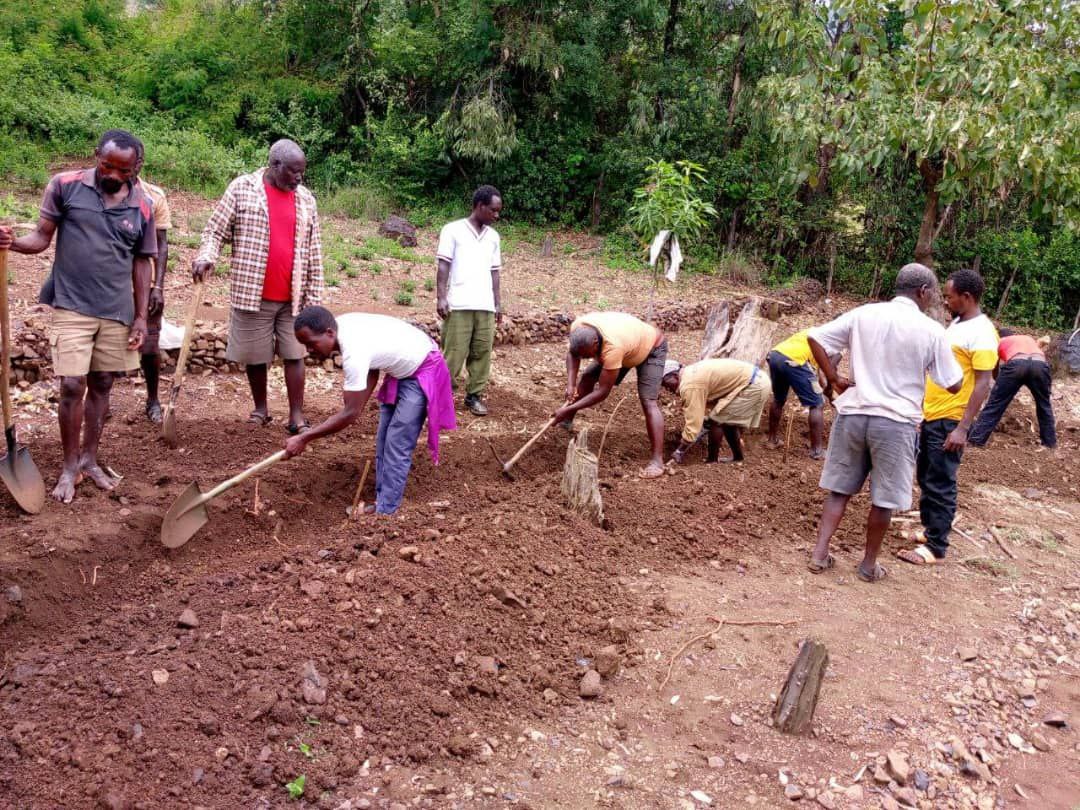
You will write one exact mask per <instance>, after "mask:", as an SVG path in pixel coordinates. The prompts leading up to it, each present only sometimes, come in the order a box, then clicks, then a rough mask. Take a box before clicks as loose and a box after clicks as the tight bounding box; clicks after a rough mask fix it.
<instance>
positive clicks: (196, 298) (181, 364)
mask: <svg viewBox="0 0 1080 810" xmlns="http://www.w3.org/2000/svg"><path fill="white" fill-rule="evenodd" d="M203 289H204V287H203V283H202V282H201V281H198V282H196V283H195V287H194V289H193V290H192V291H191V307H190V308H189V309H188V313H187V320H186V321H185V322H184V340H183V342H182V343H181V344H180V356H179V357H177V358H176V371H175V372H174V373H173V380H172V397H171V401H172V404H173V405H175V404H176V397H177V395H178V394H179V393H180V386H181V385H183V384H184V374H185V373H186V372H187V361H188V355H190V354H191V338H192V334H193V333H194V331H195V315H196V314H197V313H198V311H199V307H200V306H201V305H202V299H203Z"/></svg>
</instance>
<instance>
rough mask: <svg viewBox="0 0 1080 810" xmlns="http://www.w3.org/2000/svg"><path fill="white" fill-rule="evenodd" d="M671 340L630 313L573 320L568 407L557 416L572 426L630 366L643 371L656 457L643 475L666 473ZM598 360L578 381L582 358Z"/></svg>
mask: <svg viewBox="0 0 1080 810" xmlns="http://www.w3.org/2000/svg"><path fill="white" fill-rule="evenodd" d="M667 353H668V344H667V338H665V337H664V333H663V332H661V331H660V330H659V329H657V328H656V327H655V326H653V325H652V324H649V323H645V322H644V321H642V320H638V319H637V318H635V317H634V316H633V315H627V314H626V313H624V312H592V313H590V314H588V315H582V316H581V317H580V318H578V319H577V320H576V321H574V322H573V323H572V324H570V350H569V351H568V352H567V353H566V401H567V403H569V404H567V405H564V406H563V407H561V408H559V410H557V411H555V413H554V414H553V416H554V418H555V420H556V421H557V422H559V423H561V424H562V425H563V426H564V427H569V426H570V424H571V423H572V421H573V419H574V415H575V414H576V413H577V412H578V411H580V410H582V409H584V408H591V407H592V406H593V405H599V404H600V403H601V402H603V401H604V400H605V399H607V397H608V395H609V394H610V393H611V389H612V388H614V387H615V386H616V385H618V384H619V383H621V382H622V381H623V379H625V377H626V375H627V374H629V373H630V369H637V389H638V398H639V399H640V400H641V410H642V411H643V412H644V414H645V428H646V430H647V431H648V433H649V444H650V445H651V448H652V457H651V458H650V459H649V464H648V466H646V467H645V469H643V470H642V471H641V472H640V473H639V475H640V476H641V477H642V478H658V477H660V476H661V475H663V474H664V414H663V412H662V411H661V410H660V404H659V402H658V400H659V399H660V383H661V381H662V380H663V379H664V363H665V362H666V361H667ZM583 357H585V358H592V359H593V362H592V363H590V364H589V366H588V368H586V369H585V371H584V372H582V374H581V380H580V381H579V380H578V369H579V368H580V366H581V358H583Z"/></svg>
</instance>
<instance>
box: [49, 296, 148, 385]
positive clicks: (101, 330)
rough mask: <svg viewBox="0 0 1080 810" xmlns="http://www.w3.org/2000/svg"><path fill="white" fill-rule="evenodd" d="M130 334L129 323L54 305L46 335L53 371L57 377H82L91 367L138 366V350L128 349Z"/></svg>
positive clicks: (119, 368) (122, 368)
mask: <svg viewBox="0 0 1080 810" xmlns="http://www.w3.org/2000/svg"><path fill="white" fill-rule="evenodd" d="M129 334H130V329H129V327H128V326H127V325H125V324H122V323H120V321H110V320H107V319H106V318H95V317H94V316H92V315H83V314H82V313H80V312H73V311H72V310H70V309H54V310H53V317H52V331H51V333H50V335H49V345H50V346H51V347H52V362H53V373H54V374H56V376H58V377H85V376H86V375H87V374H88V373H89V372H91V371H111V372H125V371H132V370H134V369H136V368H138V367H139V355H138V353H137V352H133V351H129V350H128V336H129Z"/></svg>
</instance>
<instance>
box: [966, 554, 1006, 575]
mask: <svg viewBox="0 0 1080 810" xmlns="http://www.w3.org/2000/svg"><path fill="white" fill-rule="evenodd" d="M964 565H966V566H967V567H968V568H970V569H971V570H973V571H978V572H979V573H980V574H988V575H989V576H992V577H1005V578H1007V579H1015V578H1016V575H1017V572H1016V568H1015V567H1014V566H1011V565H1008V564H1007V563H1003V562H1000V561H998V560H995V559H993V558H992V557H968V558H967V559H966V560H964Z"/></svg>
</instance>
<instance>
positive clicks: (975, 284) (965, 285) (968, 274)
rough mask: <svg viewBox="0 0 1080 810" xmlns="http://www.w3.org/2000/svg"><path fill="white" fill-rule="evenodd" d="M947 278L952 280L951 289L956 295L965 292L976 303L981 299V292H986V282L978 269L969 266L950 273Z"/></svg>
mask: <svg viewBox="0 0 1080 810" xmlns="http://www.w3.org/2000/svg"><path fill="white" fill-rule="evenodd" d="M948 280H949V281H951V282H952V286H953V290H955V291H956V293H957V294H958V295H963V294H964V293H967V294H968V295H970V296H971V298H972V300H974V301H975V302H976V303H978V302H979V301H981V300H982V297H983V293H985V292H986V282H985V281H983V277H982V275H980V274H979V271H978V270H972V269H971V268H969V267H965V268H964V269H962V270H957V271H956V272H953V273H950V274H949V279H948Z"/></svg>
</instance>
